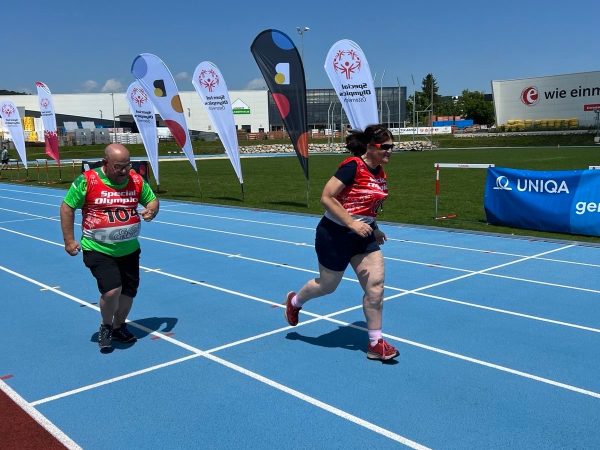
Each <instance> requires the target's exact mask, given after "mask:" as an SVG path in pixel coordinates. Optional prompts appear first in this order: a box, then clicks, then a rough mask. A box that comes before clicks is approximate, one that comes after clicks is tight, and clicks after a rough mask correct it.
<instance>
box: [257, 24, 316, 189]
mask: <svg viewBox="0 0 600 450" xmlns="http://www.w3.org/2000/svg"><path fill="white" fill-rule="evenodd" d="M250 51H251V52H252V56H254V59H255V60H256V64H257V65H258V68H259V69H260V71H261V73H262V76H263V78H264V79H265V82H266V83H267V87H268V88H269V90H270V91H271V95H272V96H273V101H274V102H275V105H276V106H277V110H278V111H279V114H281V119H282V120H283V123H284V124H285V128H286V130H287V132H288V134H289V135H290V139H291V141H292V144H293V145H294V150H295V151H296V156H297V157H298V161H300V165H301V166H302V170H303V171H304V176H305V177H306V179H307V180H308V127H307V125H306V123H307V119H306V81H305V78H304V65H303V64H302V60H301V59H300V55H299V53H298V49H297V48H296V46H295V45H294V43H293V42H292V40H291V39H290V38H289V36H288V35H287V34H285V33H283V32H281V31H279V30H273V29H269V30H265V31H263V32H261V33H259V34H258V36H256V38H254V41H253V42H252V45H251V46H250Z"/></svg>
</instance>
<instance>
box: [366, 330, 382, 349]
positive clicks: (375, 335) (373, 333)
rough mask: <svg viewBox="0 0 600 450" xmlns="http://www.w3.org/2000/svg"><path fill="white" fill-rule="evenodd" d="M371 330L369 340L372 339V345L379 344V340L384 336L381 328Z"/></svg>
mask: <svg viewBox="0 0 600 450" xmlns="http://www.w3.org/2000/svg"><path fill="white" fill-rule="evenodd" d="M368 331H369V340H370V341H371V345H375V344H377V341H379V339H381V338H382V335H381V329H379V330H368Z"/></svg>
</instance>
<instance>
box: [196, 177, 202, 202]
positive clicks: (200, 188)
mask: <svg viewBox="0 0 600 450" xmlns="http://www.w3.org/2000/svg"><path fill="white" fill-rule="evenodd" d="M196 180H197V181H198V191H200V201H202V187H201V186H200V174H199V173H198V171H197V170H196Z"/></svg>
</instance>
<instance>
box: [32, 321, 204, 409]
mask: <svg viewBox="0 0 600 450" xmlns="http://www.w3.org/2000/svg"><path fill="white" fill-rule="evenodd" d="M132 325H133V324H132ZM199 356H202V355H201V354H200V353H194V354H192V355H188V356H184V357H182V358H177V359H174V360H172V361H167V362H165V363H162V364H157V365H155V366H152V367H147V368H145V369H141V370H136V371H135V372H130V373H127V374H125V375H120V376H118V377H113V378H109V379H107V380H103V381H99V382H98V383H93V384H88V385H86V386H82V387H79V388H77V389H71V390H70V391H65V392H61V393H60V394H56V395H51V396H50V397H45V398H41V399H39V400H36V401H34V402H31V403H30V405H31V406H34V407H35V406H39V405H43V404H44V403H48V402H53V401H55V400H59V399H61V398H65V397H70V396H71V395H75V394H79V393H81V392H85V391H89V390H92V389H96V388H99V387H102V386H106V385H108V384H112V383H116V382H118V381H122V380H127V379H128V378H133V377H136V376H139V375H143V374H145V373H148V372H153V371H155V370H159V369H164V368H165V367H169V366H173V365H175V364H179V363H182V362H184V361H188V360H190V359H194V358H198V357H199Z"/></svg>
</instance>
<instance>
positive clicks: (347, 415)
mask: <svg viewBox="0 0 600 450" xmlns="http://www.w3.org/2000/svg"><path fill="white" fill-rule="evenodd" d="M0 270H3V271H5V272H8V273H10V274H12V275H14V276H17V277H18V278H21V279H23V280H25V281H28V282H30V283H32V284H36V285H38V286H44V287H46V288H47V289H48V290H50V291H52V292H54V293H56V294H58V295H61V296H63V297H66V298H69V299H70V300H73V301H76V302H77V303H80V304H86V303H87V302H84V301H83V300H80V299H77V298H76V297H73V296H71V295H69V294H66V293H63V292H61V291H59V290H56V289H53V288H51V287H50V286H47V285H44V283H41V282H39V281H37V280H34V279H32V278H29V277H27V276H25V275H23V274H20V273H17V272H14V271H12V270H10V269H8V268H6V267H4V266H0ZM155 273H159V274H161V272H155ZM198 284H203V283H198ZM203 285H204V284H203ZM219 290H223V291H226V292H227V291H228V290H226V289H219ZM230 292H233V291H230ZM259 300H261V299H259ZM261 301H263V302H264V303H272V302H269V301H267V300H261ZM90 306H91V305H90ZM94 309H96V310H98V309H99V308H97V307H94ZM127 322H128V323H130V324H131V325H132V326H134V327H137V328H141V329H143V330H145V331H150V332H151V333H150V334H153V335H157V336H160V338H161V339H164V340H165V341H168V342H170V343H172V344H174V345H177V346H178V347H181V348H184V349H186V350H189V351H190V352H192V353H194V355H191V356H189V357H188V359H191V357H193V356H196V355H197V356H202V357H205V358H207V359H210V360H212V361H214V362H216V363H218V364H221V365H223V366H225V367H228V368H230V369H232V370H234V371H236V372H238V373H241V374H242V375H246V376H248V377H250V378H253V379H254V380H256V381H259V382H261V383H264V384H266V385H268V386H270V387H272V388H275V389H278V390H280V391H282V392H285V393H287V394H289V395H292V396H294V397H296V398H298V399H300V400H303V401H305V402H307V403H309V404H311V405H313V406H316V407H317V408H320V409H323V410H324V411H327V412H329V413H331V414H334V415H336V416H338V417H341V418H343V419H346V420H348V421H350V422H353V423H355V424H357V425H360V426H362V427H364V428H366V429H368V430H370V431H373V432H375V433H377V434H380V435H382V436H385V437H387V438H388V439H391V440H394V441H396V442H399V443H401V444H404V445H406V446H408V447H411V448H415V449H423V450H425V449H427V447H425V446H423V445H421V444H419V443H417V442H414V441H412V440H410V439H408V438H406V437H404V436H401V435H399V434H397V433H394V432H392V431H390V430H387V429H385V428H382V427H380V426H378V425H375V424H374V423H371V422H367V421H366V420H364V419H361V418H360V417H357V416H354V415H352V414H350V413H347V412H345V411H343V410H341V409H338V408H336V407H334V406H331V405H329V404H327V403H324V402H322V401H320V400H317V399H316V398H314V397H311V396H309V395H306V394H303V393H302V392H300V391H297V390H295V389H292V388H289V387H287V386H285V385H283V384H281V383H278V382H276V381H274V380H271V379H269V378H266V377H264V376H262V375H259V374H258V373H255V372H252V371H251V370H248V369H245V368H244V367H241V366H238V365H237V364H234V363H232V362H229V361H227V360H225V359H222V358H219V357H217V356H215V355H211V354H208V353H207V352H205V351H203V350H200V349H198V348H196V347H193V346H191V345H188V344H186V343H184V342H181V341H179V340H177V339H174V338H172V337H170V336H167V335H164V334H162V333H158V332H152V331H151V330H149V329H148V328H146V327H143V326H141V325H139V324H137V323H135V322H132V321H129V320H128V321H127ZM286 328H287V327H286ZM284 329H285V328H284ZM175 363H176V362H173V361H171V362H170V363H164V364H165V365H171V364H175ZM151 370H153V369H152V368H149V369H143V370H142V371H138V372H139V373H137V372H134V373H133V374H137V375H139V374H141V373H146V372H149V371H151ZM132 376H135V375H132V374H128V375H123V376H121V377H116V378H114V379H111V380H112V381H111V380H106V381H103V382H100V383H96V384H94V385H90V386H91V387H86V386H84V387H81V388H78V389H75V390H73V391H69V392H67V393H62V394H57V395H54V396H52V397H47V398H46V399H40V400H37V401H36V402H34V403H32V404H35V405H40V404H42V403H47V402H49V401H51V400H55V399H58V398H63V397H66V396H68V395H72V394H75V393H78V392H83V391H86V390H89V389H92V388H93V387H98V386H102V385H105V384H109V383H110V382H114V381H118V380H120V379H125V378H130V377H132Z"/></svg>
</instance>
